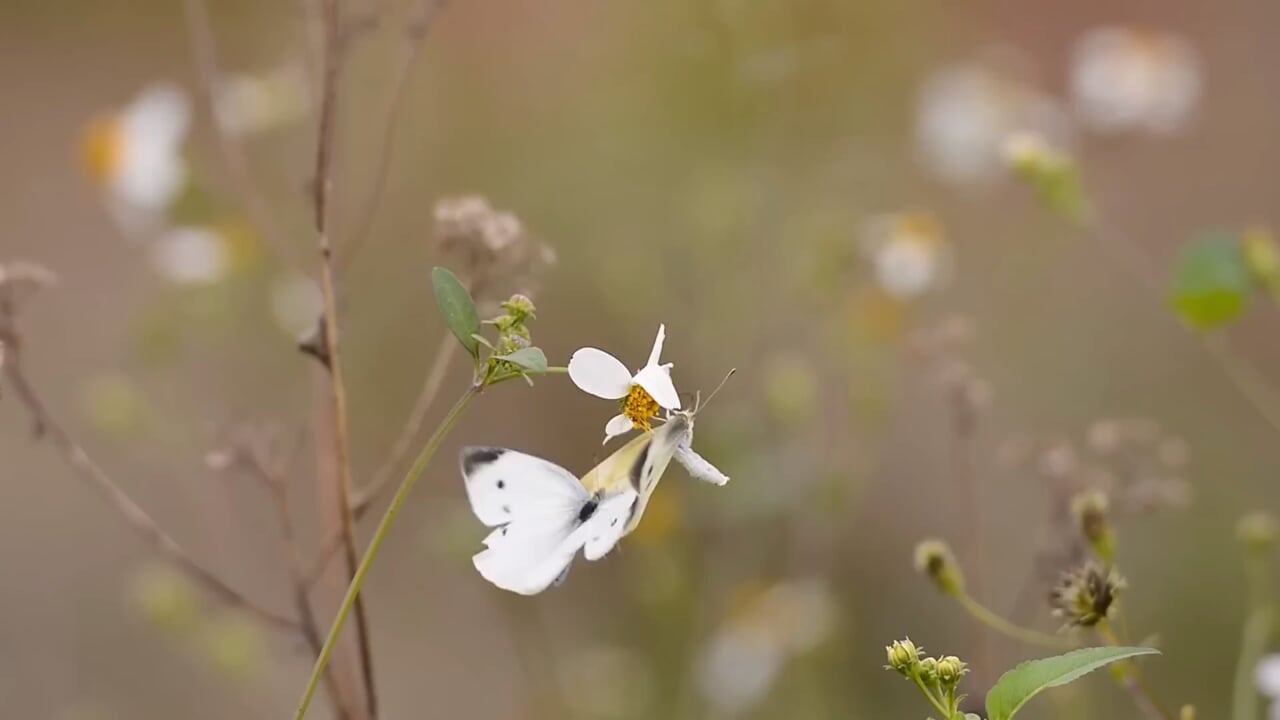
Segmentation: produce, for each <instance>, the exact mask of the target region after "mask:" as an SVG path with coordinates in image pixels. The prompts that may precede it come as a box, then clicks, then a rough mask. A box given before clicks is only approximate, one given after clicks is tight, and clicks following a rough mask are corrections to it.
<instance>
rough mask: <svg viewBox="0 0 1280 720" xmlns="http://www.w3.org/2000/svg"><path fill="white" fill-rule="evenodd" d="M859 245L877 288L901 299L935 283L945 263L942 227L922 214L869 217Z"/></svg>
mask: <svg viewBox="0 0 1280 720" xmlns="http://www.w3.org/2000/svg"><path fill="white" fill-rule="evenodd" d="M862 248H863V251H864V252H865V253H866V254H867V256H868V258H869V259H870V261H871V264H872V269H873V271H874V273H875V278H876V282H877V283H878V284H879V285H880V288H881V289H882V290H884V291H885V293H886V294H888V295H890V296H892V297H895V298H898V299H900V300H909V299H911V298H915V297H919V296H920V295H923V294H925V293H926V292H928V291H929V290H931V289H933V288H934V287H936V286H937V284H938V283H939V281H940V280H941V279H942V276H943V272H944V269H945V267H946V263H947V253H946V248H945V245H944V242H943V236H942V228H941V227H940V226H939V225H938V223H937V221H935V220H934V219H933V218H932V217H930V216H928V215H924V214H918V213H896V214H891V215H883V216H880V217H876V218H872V219H871V220H870V221H868V222H867V223H866V225H865V227H864V228H863V235H862Z"/></svg>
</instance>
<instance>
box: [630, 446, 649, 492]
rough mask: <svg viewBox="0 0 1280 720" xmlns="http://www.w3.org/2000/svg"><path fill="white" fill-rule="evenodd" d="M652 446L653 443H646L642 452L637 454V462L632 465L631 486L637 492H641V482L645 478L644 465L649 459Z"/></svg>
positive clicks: (641, 449)
mask: <svg viewBox="0 0 1280 720" xmlns="http://www.w3.org/2000/svg"><path fill="white" fill-rule="evenodd" d="M652 446H653V443H645V446H644V447H642V448H640V454H639V455H637V456H636V461H635V463H634V464H632V466H631V473H630V478H631V487H633V488H635V490H636V492H640V483H641V482H642V481H643V480H644V466H645V463H646V462H647V461H648V460H649V448H650V447H652Z"/></svg>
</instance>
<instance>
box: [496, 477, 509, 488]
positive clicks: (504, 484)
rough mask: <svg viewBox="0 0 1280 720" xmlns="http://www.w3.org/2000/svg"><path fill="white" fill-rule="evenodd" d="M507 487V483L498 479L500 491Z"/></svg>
mask: <svg viewBox="0 0 1280 720" xmlns="http://www.w3.org/2000/svg"><path fill="white" fill-rule="evenodd" d="M506 486H507V484H506V483H505V482H503V481H502V479H501V478H499V479H498V489H499V490H501V489H502V488H504V487H506Z"/></svg>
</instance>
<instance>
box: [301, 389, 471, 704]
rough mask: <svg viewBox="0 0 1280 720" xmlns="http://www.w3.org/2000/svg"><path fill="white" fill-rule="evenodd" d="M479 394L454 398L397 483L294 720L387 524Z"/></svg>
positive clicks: (313, 688) (307, 701)
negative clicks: (407, 470) (446, 437)
mask: <svg viewBox="0 0 1280 720" xmlns="http://www.w3.org/2000/svg"><path fill="white" fill-rule="evenodd" d="M481 390H483V386H481V385H472V386H471V387H470V388H468V389H467V391H466V392H465V393H463V394H462V397H460V398H458V402H456V403H454V405H453V407H452V408H451V409H450V410H449V414H448V415H445V416H444V420H441V421H440V425H439V426H437V427H436V429H435V432H433V433H432V434H431V437H430V438H429V439H428V440H427V444H426V446H425V447H423V448H422V452H420V453H418V457H417V459H416V460H414V461H413V467H411V468H409V472H408V473H407V474H406V475H405V476H404V480H401V481H400V488H399V489H398V490H396V494H395V497H393V498H392V499H391V505H390V506H388V507H387V512H386V513H385V514H383V516H382V521H381V522H379V523H378V529H377V530H375V531H374V533H373V539H372V540H370V541H369V548H368V549H367V550H365V552H364V557H362V558H361V559H360V565H359V566H358V567H357V568H356V572H355V574H354V575H353V576H352V577H351V585H350V586H349V587H348V588H347V595H346V597H344V598H343V599H342V605H341V606H339V607H338V616H337V617H335V618H334V619H333V626H332V627H331V628H329V636H328V637H327V638H325V641H324V647H322V648H320V654H319V655H318V656H317V657H316V665H315V668H313V669H312V670H311V679H310V680H308V681H307V689H306V690H304V691H303V692H302V698H301V699H300V700H299V701H298V710H297V712H295V713H294V714H293V717H294V720H302V718H303V717H305V716H306V714H307V708H308V707H310V705H311V698H312V696H313V695H315V692H316V687H317V686H319V684H320V679H321V678H322V677H323V676H324V670H325V667H327V666H328V664H329V656H330V655H331V654H332V653H333V648H334V646H335V645H337V644H338V636H339V635H341V633H342V626H343V625H344V624H346V621H347V615H349V614H350V613H351V608H352V607H353V606H354V605H355V602H356V597H358V596H359V595H360V588H361V586H363V585H364V578H365V576H366V575H367V574H368V573H369V566H371V565H372V564H373V559H374V558H375V557H377V555H378V549H379V548H381V547H382V541H383V540H385V539H386V536H387V531H388V530H390V529H391V523H392V522H394V521H395V519H396V516H397V515H399V514H400V508H401V507H403V506H404V503H405V500H407V499H408V497H409V492H410V491H411V490H413V486H414V485H415V484H416V483H417V482H418V479H419V478H420V477H421V476H422V472H423V471H424V470H425V469H426V467H427V463H429V462H431V458H432V457H434V456H435V454H436V451H437V450H439V449H440V444H441V443H442V442H444V438H445V436H446V435H448V434H449V431H450V430H452V429H453V426H454V425H456V424H457V422H458V420H459V419H460V418H461V417H462V414H463V412H465V411H466V409H467V406H468V405H469V404H470V403H471V400H472V399H473V398H475V396H476V395H478V394H479V393H480V391H481Z"/></svg>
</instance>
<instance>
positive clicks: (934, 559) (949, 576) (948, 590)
mask: <svg viewBox="0 0 1280 720" xmlns="http://www.w3.org/2000/svg"><path fill="white" fill-rule="evenodd" d="M915 565H916V572H919V573H922V574H924V575H926V576H928V578H929V580H930V581H931V582H932V583H933V585H934V587H936V588H938V590H939V591H941V592H942V593H943V594H944V595H955V594H957V593H959V592H960V591H961V590H963V589H964V576H963V575H961V573H960V568H959V567H958V566H957V565H956V560H955V557H954V556H953V555H952V554H951V548H949V547H947V544H946V543H944V542H942V541H941V540H924V541H922V542H921V543H920V544H918V545H916V557H915Z"/></svg>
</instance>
